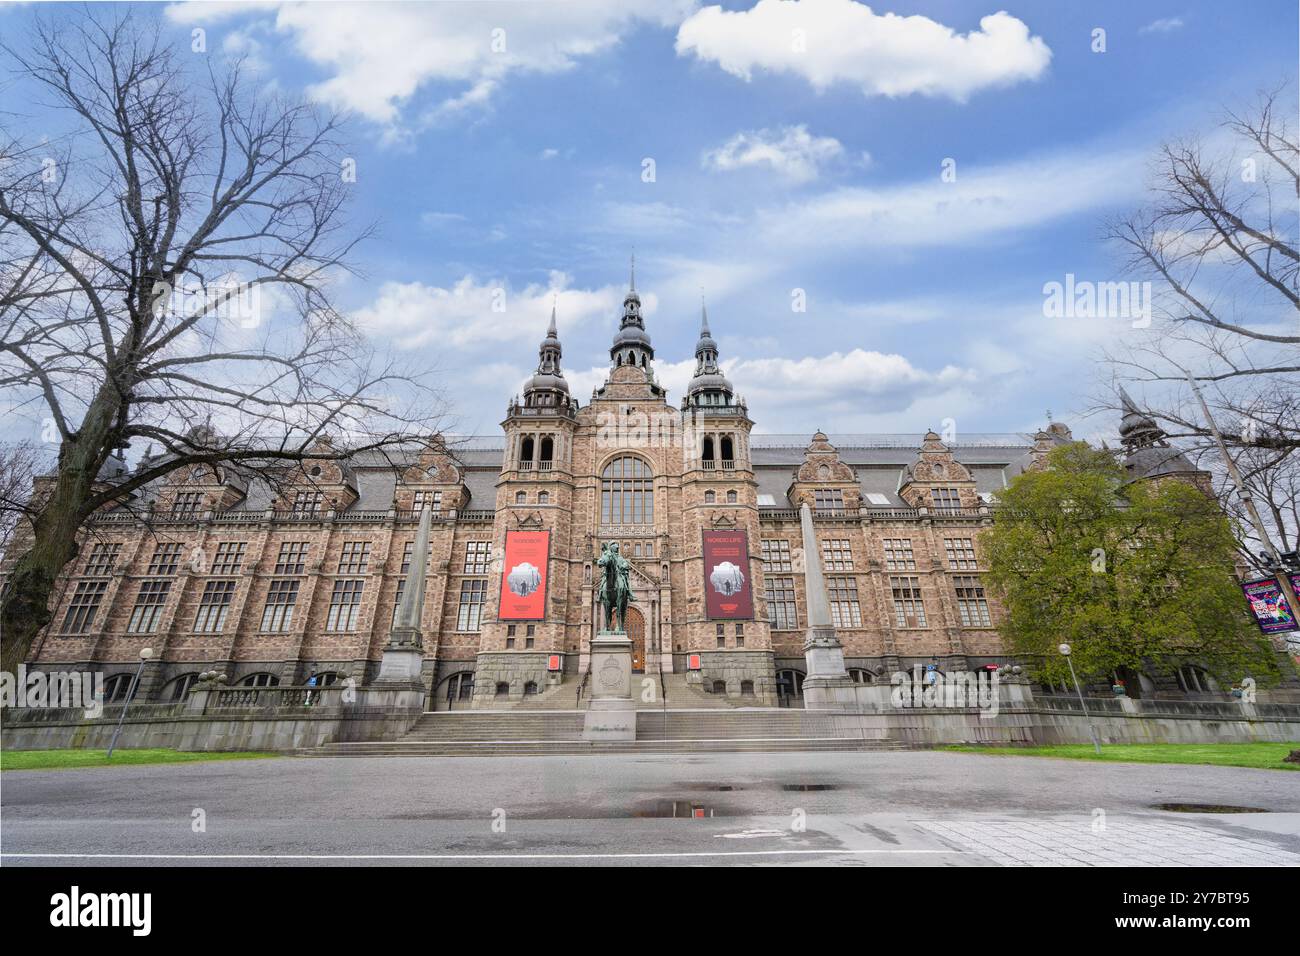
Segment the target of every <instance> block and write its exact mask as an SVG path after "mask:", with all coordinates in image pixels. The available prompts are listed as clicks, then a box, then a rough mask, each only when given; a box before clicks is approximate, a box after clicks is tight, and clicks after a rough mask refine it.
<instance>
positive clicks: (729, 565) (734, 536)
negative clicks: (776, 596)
mask: <svg viewBox="0 0 1300 956" xmlns="http://www.w3.org/2000/svg"><path fill="white" fill-rule="evenodd" d="M704 594H705V605H706V608H707V610H708V615H709V620H711V621H748V620H751V619H752V618H753V617H754V595H753V592H752V591H751V589H750V573H749V540H748V538H747V537H746V535H745V532H743V531H705V532H704Z"/></svg>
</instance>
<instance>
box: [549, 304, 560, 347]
mask: <svg viewBox="0 0 1300 956" xmlns="http://www.w3.org/2000/svg"><path fill="white" fill-rule="evenodd" d="M556 299H557V296H551V324H550V325H549V326H548V327H547V329H546V337H547V338H548V339H558V338H559V337H560V335H559V332H557V331H556V329H555V302H556Z"/></svg>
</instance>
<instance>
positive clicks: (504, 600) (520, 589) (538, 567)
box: [497, 531, 551, 621]
mask: <svg viewBox="0 0 1300 956" xmlns="http://www.w3.org/2000/svg"><path fill="white" fill-rule="evenodd" d="M550 550H551V533H550V532H549V531H507V532H506V556H505V561H504V563H503V564H502V565H501V604H500V609H499V610H498V612H497V620H500V621H541V620H545V618H546V575H547V571H548V568H547V564H548V560H549V556H550Z"/></svg>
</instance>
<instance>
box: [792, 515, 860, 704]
mask: <svg viewBox="0 0 1300 956" xmlns="http://www.w3.org/2000/svg"><path fill="white" fill-rule="evenodd" d="M799 526H800V528H801V530H802V531H803V559H804V592H805V595H806V600H807V602H808V633H807V636H805V638H804V642H803V656H804V660H805V661H806V662H807V665H808V676H807V677H805V678H804V681H803V702H804V708H805V709H807V710H853V709H856V708H857V703H858V702H857V692H856V691H855V690H854V684H853V681H852V679H850V677H849V672H848V671H846V670H845V669H844V647H843V645H841V644H840V640H839V638H838V637H836V636H835V626H834V625H833V624H832V623H831V602H830V598H829V597H827V594H826V579H825V578H824V577H823V576H822V561H821V549H820V548H819V547H818V546H817V534H816V532H815V531H814V530H813V519H812V509H811V508H809V507H808V502H807V501H805V502H804V503H803V504H802V505H800V506H799Z"/></svg>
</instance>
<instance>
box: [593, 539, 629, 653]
mask: <svg viewBox="0 0 1300 956" xmlns="http://www.w3.org/2000/svg"><path fill="white" fill-rule="evenodd" d="M596 567H598V568H600V603H601V604H603V605H604V606H605V631H606V632H610V631H615V632H626V631H627V602H628V601H635V600H636V598H635V597H633V596H632V586H631V585H630V584H629V583H628V574H629V572H631V570H632V562H631V561H629V560H628V559H627V558H625V557H623V555H621V554H619V550H618V542H617V541H607V542H605V543H604V544H603V545H601V548H600V558H599V559H597V561H596ZM615 612H617V614H618V627H617V628H615V627H614V626H613V625H614V615H615Z"/></svg>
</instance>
